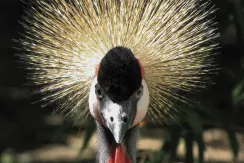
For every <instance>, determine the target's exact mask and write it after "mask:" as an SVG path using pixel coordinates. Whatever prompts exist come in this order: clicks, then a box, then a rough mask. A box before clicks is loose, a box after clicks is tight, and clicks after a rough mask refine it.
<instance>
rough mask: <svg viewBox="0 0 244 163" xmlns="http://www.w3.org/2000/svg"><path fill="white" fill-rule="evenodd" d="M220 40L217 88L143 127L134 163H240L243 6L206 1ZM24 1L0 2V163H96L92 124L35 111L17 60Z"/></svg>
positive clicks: (229, 0) (243, 155)
mask: <svg viewBox="0 0 244 163" xmlns="http://www.w3.org/2000/svg"><path fill="white" fill-rule="evenodd" d="M212 1H213V4H215V5H216V8H218V10H217V12H216V18H215V20H216V21H217V22H218V24H217V27H218V28H219V32H220V34H221V37H220V38H219V39H218V40H217V41H218V42H219V43H220V47H221V48H219V49H218V50H217V51H216V52H217V53H218V55H216V56H215V60H216V63H217V65H218V67H219V68H220V70H219V71H218V74H215V75H213V76H211V77H212V80H213V82H214V83H215V84H213V85H210V86H208V87H207V88H206V89H204V91H203V92H201V93H199V94H198V95H197V96H195V98H194V99H192V100H193V101H197V102H195V105H194V107H189V106H182V110H183V111H184V115H185V116H180V115H179V116H176V117H175V119H176V121H172V122H170V123H169V124H167V125H163V126H157V125H153V124H150V123H148V122H147V121H146V122H144V123H143V124H142V127H141V139H140V141H139V142H138V162H139V163H162V162H186V163H192V162H199V163H202V162H208V163H210V162H214V163H217V162H218V163H221V162H223V163H225V162H226V163H229V162H240V163H241V162H243V163H244V2H243V1H242V0H212ZM23 6H24V5H23V3H22V2H20V1H19V0H2V1H1V2H0V9H1V10H0V12H1V14H0V24H1V25H0V28H1V30H0V32H1V34H0V37H1V40H0V41H1V42H0V48H1V51H0V162H1V163H54V162H56V163H73V162H84V163H92V162H95V154H96V148H97V147H96V133H95V132H94V131H95V128H94V124H93V121H92V120H91V119H88V120H86V121H85V122H84V123H83V122H82V123H81V122H76V123H75V125H74V121H73V120H72V118H64V116H62V115H60V114H53V112H55V109H56V108H57V106H56V105H55V104H53V105H49V106H47V107H40V103H38V102H37V103H36V101H38V100H39V99H40V97H39V96H38V95H32V94H31V92H32V91H33V90H34V89H35V87H30V86H28V81H27V80H26V79H25V76H26V73H25V71H24V69H23V68H21V67H22V66H23V65H21V64H20V63H19V62H18V57H16V56H15V54H16V53H17V51H16V50H15V49H14V48H13V47H17V46H18V45H16V43H15V42H14V41H13V39H18V38H19V36H20V35H19V34H20V33H21V32H22V30H23V29H22V28H21V26H20V24H19V22H18V21H19V20H21V15H23Z"/></svg>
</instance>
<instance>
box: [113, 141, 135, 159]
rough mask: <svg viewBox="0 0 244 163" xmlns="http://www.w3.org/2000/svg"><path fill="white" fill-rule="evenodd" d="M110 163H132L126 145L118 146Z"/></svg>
mask: <svg viewBox="0 0 244 163" xmlns="http://www.w3.org/2000/svg"><path fill="white" fill-rule="evenodd" d="M108 163H132V161H131V159H130V157H129V155H128V154H127V153H126V147H125V145H123V144H122V145H118V146H116V147H115V149H113V150H112V153H111V154H110V158H109V161H108Z"/></svg>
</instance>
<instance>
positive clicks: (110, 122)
mask: <svg viewBox="0 0 244 163" xmlns="http://www.w3.org/2000/svg"><path fill="white" fill-rule="evenodd" d="M130 110H131V108H130V107H129V106H128V103H123V104H122V103H121V104H118V103H113V102H112V101H111V100H109V99H107V100H106V101H104V103H103V104H102V115H103V118H104V122H105V125H106V127H107V128H109V130H110V131H111V133H112V134H113V136H114V139H115V141H116V143H118V144H120V143H122V141H123V139H124V136H125V134H126V132H127V130H128V128H129V127H130V124H131V116H129V115H130Z"/></svg>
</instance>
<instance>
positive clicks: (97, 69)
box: [96, 63, 100, 76]
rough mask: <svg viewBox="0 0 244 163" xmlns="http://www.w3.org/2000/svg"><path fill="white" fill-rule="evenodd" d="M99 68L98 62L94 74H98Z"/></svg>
mask: <svg viewBox="0 0 244 163" xmlns="http://www.w3.org/2000/svg"><path fill="white" fill-rule="evenodd" d="M99 69H100V63H99V64H98V65H97V68H96V76H97V75H98V71H99Z"/></svg>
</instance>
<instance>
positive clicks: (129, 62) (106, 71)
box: [98, 47, 142, 102]
mask: <svg viewBox="0 0 244 163" xmlns="http://www.w3.org/2000/svg"><path fill="white" fill-rule="evenodd" d="M141 81H142V75H141V68H140V65H139V63H138V60H137V59H136V58H135V56H134V55H133V53H132V52H131V50H130V49H128V48H125V47H115V48H113V49H111V50H109V52H108V53H107V54H106V55H105V57H104V58H103V59H102V61H101V64H100V68H99V70H98V84H99V85H100V87H101V88H102V90H103V91H104V92H105V94H107V95H108V96H109V98H110V99H111V100H112V101H113V102H121V101H125V100H127V99H128V98H129V97H130V96H131V95H132V94H133V92H135V91H136V90H137V89H139V87H140V86H141Z"/></svg>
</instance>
